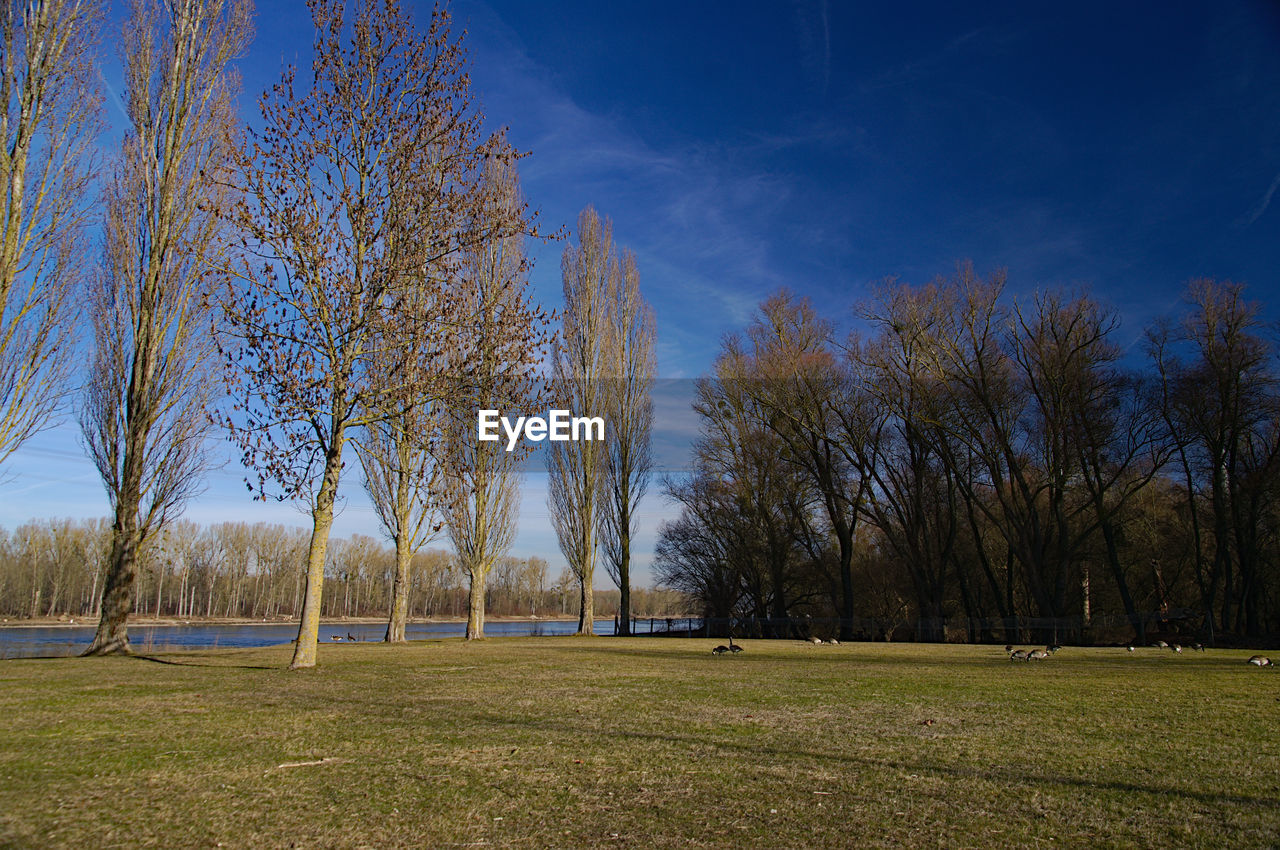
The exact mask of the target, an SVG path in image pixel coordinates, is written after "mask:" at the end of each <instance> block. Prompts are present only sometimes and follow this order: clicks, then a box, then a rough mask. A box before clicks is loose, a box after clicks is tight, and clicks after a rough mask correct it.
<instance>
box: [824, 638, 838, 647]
mask: <svg viewBox="0 0 1280 850" xmlns="http://www.w3.org/2000/svg"><path fill="white" fill-rule="evenodd" d="M839 645H840V641H838V640H836V639H835V638H832V639H831V640H829V641H827V646H839Z"/></svg>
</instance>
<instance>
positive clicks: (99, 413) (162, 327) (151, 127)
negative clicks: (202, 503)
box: [81, 0, 251, 655]
mask: <svg viewBox="0 0 1280 850" xmlns="http://www.w3.org/2000/svg"><path fill="white" fill-rule="evenodd" d="M250 15H251V12H250V6H249V4H248V2H247V0H182V2H172V3H165V4H160V3H157V2H154V0H136V2H135V3H134V5H133V14H132V16H131V18H130V21H129V23H128V24H127V25H126V28H125V34H124V40H123V50H124V55H125V69H126V82H127V85H128V92H127V98H128V103H127V106H128V114H129V122H130V127H129V132H128V134H127V135H126V137H125V141H124V149H123V152H122V155H121V157H120V161H119V163H118V165H117V167H116V171H115V176H114V179H113V180H112V182H111V185H110V187H109V188H108V190H107V224H106V236H105V249H104V253H105V259H104V265H105V268H104V269H103V274H102V277H101V278H100V279H99V281H98V285H97V286H96V287H95V289H94V292H93V298H92V305H93V308H92V309H93V312H92V318H93V327H94V340H95V352H94V357H93V362H92V365H91V367H90V374H89V378H88V382H87V389H86V396H85V401H84V408H83V410H82V412H81V429H82V431H83V433H84V438H85V443H86V445H87V447H88V451H89V454H90V457H91V458H92V460H93V462H94V465H95V466H97V468H98V472H99V474H100V475H101V476H102V480H103V482H104V483H105V484H106V488H107V493H108V495H109V497H110V500H111V508H112V511H113V513H114V516H115V519H114V523H113V526H112V543H111V557H110V562H109V566H108V569H107V576H106V583H105V585H104V587H103V602H102V617H101V620H100V622H99V625H98V631H97V634H96V635H95V636H94V640H93V643H92V644H91V645H90V647H89V649H88V650H86V652H85V654H86V655H100V654H105V653H111V652H128V651H129V639H128V634H127V632H126V628H125V623H126V620H127V618H128V615H129V611H130V608H131V606H132V596H133V589H134V584H135V582H136V581H137V570H138V565H137V562H138V553H139V549H140V547H142V546H144V545H145V544H146V543H147V542H148V539H149V537H150V536H151V534H152V533H154V532H155V531H156V530H158V529H159V528H161V527H163V526H164V525H165V523H167V522H168V521H169V520H170V519H172V518H173V517H174V516H175V515H176V514H177V513H179V512H180V511H181V507H182V505H183V503H184V502H185V501H186V499H187V498H188V497H190V496H191V495H192V494H193V493H194V492H195V491H196V490H197V489H198V488H199V487H200V486H201V476H200V473H201V472H202V471H203V469H204V468H205V466H206V462H207V458H206V455H205V453H204V438H205V436H206V433H207V431H208V428H209V422H210V420H209V418H208V415H207V409H208V406H209V404H210V401H211V394H212V389H211V388H212V387H213V386H214V383H213V382H212V381H210V380H209V379H208V376H207V375H206V371H205V369H206V363H208V362H209V360H210V356H211V354H212V350H211V336H210V334H209V321H208V308H207V306H206V305H207V303H208V302H207V295H208V294H209V291H210V289H211V287H212V283H211V281H212V279H213V277H214V270H215V269H217V268H219V267H222V266H224V265H225V261H224V260H223V259H222V256H221V255H222V252H223V250H224V248H225V243H224V240H223V233H222V229H221V223H220V218H219V215H218V214H219V212H220V206H221V205H222V204H223V203H224V200H225V191H224V190H223V189H222V188H221V187H223V186H224V185H225V183H226V177H227V175H226V171H227V164H228V163H229V153H230V150H231V140H232V136H231V128H232V122H233V111H232V102H231V98H232V89H233V83H232V80H231V78H230V76H229V73H228V65H229V63H230V62H231V60H232V59H233V58H234V57H235V56H236V55H237V54H238V53H240V51H241V50H242V49H243V48H244V46H245V45H246V44H247V43H248V41H249V38H250V32H251V22H250Z"/></svg>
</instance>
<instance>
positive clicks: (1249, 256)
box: [0, 0, 1280, 586]
mask: <svg viewBox="0 0 1280 850" xmlns="http://www.w3.org/2000/svg"><path fill="white" fill-rule="evenodd" d="M975 7H976V8H975ZM123 8H124V4H122V3H117V4H115V6H114V7H113V13H112V15H113V20H114V21H117V22H118V20H119V19H120V17H121V16H122V15H123ZM415 9H416V11H417V14H418V17H419V20H420V21H422V22H424V23H425V21H426V19H427V17H428V15H429V7H428V6H427V5H426V4H421V3H420V4H416V5H415ZM451 9H452V11H453V14H454V16H455V22H456V23H457V24H458V25H460V26H466V27H467V28H468V38H467V44H468V47H469V50H470V54H471V57H472V60H473V72H472V76H473V83H474V86H475V88H476V90H477V92H478V93H479V95H480V98H481V100H482V102H483V105H484V108H485V111H486V114H487V116H488V118H489V120H490V123H491V124H492V125H493V126H494V127H497V126H500V125H506V126H508V127H509V128H510V137H511V139H512V141H513V142H514V143H515V144H516V145H517V147H519V148H520V149H522V150H525V151H529V152H530V156H529V157H528V158H527V159H526V160H524V162H523V165H522V175H523V182H524V188H525V192H526V195H527V196H528V198H529V199H530V201H531V202H532V203H533V204H534V205H535V206H537V207H538V208H539V209H540V210H541V213H542V217H543V221H544V223H546V224H547V225H549V227H550V228H551V229H554V228H555V227H558V226H560V225H567V226H571V225H572V223H573V222H574V220H575V219H576V216H577V213H578V211H579V210H580V209H581V208H582V207H583V206H585V205H586V204H593V205H595V206H596V208H597V209H598V210H600V212H601V213H602V214H604V215H607V216H609V217H611V218H612V220H613V224H614V234H615V238H616V239H617V241H618V242H619V244H621V245H625V246H627V247H630V248H631V249H632V250H634V251H635V252H636V254H637V257H638V261H639V266H640V271H641V280H642V289H643V290H644V292H645V294H646V295H647V297H648V298H649V299H650V301H651V302H652V303H653V305H654V307H655V310H656V313H657V318H658V339H659V370H660V373H661V375H662V376H663V377H666V378H689V377H694V376H697V375H699V374H702V373H704V372H705V371H706V370H707V369H708V367H709V366H710V364H711V361H712V360H713V358H714V356H715V353H716V350H717V348H718V346H719V342H720V339H721V337H722V336H723V335H724V334H725V333H728V332H731V331H734V330H737V329H740V328H741V327H742V326H743V325H744V324H745V323H746V322H747V321H748V320H749V318H750V315H751V312H752V310H753V308H754V306H755V305H756V304H757V303H758V302H759V301H760V300H761V299H762V298H763V297H764V296H766V295H767V294H769V293H770V292H771V291H773V290H775V289H777V288H778V287H780V286H788V287H791V288H792V289H794V290H796V291H798V292H800V293H802V294H805V295H808V296H810V297H811V298H812V299H813V300H814V301H815V303H817V304H818V305H819V306H820V307H821V309H823V310H824V311H825V312H826V314H827V315H829V316H831V317H832V318H835V319H837V320H839V321H841V322H842V323H845V324H849V323H850V321H851V311H852V307H853V305H854V304H855V303H856V302H857V301H858V300H859V299H861V298H863V297H865V296H866V294H867V293H868V288H869V286H871V285H872V284H874V283H876V282H878V281H880V280H883V279H884V278H886V277H890V276H895V277H898V278H900V279H903V280H906V281H911V282H917V283H923V282H926V281H928V280H930V279H932V278H933V277H935V276H936V275H939V274H947V273H949V272H950V271H951V270H953V269H954V267H955V264H956V262H957V261H959V260H963V259H972V260H973V261H974V263H975V264H976V265H977V267H978V269H979V270H980V271H982V272H984V273H985V272H989V271H991V270H993V269H996V268H1000V267H1005V268H1007V269H1008V271H1009V280H1010V287H1011V289H1012V290H1013V292H1014V293H1015V294H1018V293H1030V292H1033V291H1034V290H1035V289H1037V288H1044V287H1052V286H1063V285H1065V286H1073V287H1087V288H1089V289H1090V290H1091V291H1092V292H1093V293H1094V294H1095V295H1096V296H1098V297H1099V298H1100V299H1102V300H1103V301H1105V302H1107V303H1109V304H1111V305H1112V306H1114V307H1115V308H1117V309H1118V310H1119V311H1120V312H1121V314H1122V316H1123V318H1124V325H1123V327H1122V330H1121V333H1122V335H1123V339H1124V341H1126V342H1127V341H1131V340H1134V339H1137V338H1138V337H1139V336H1140V334H1141V332H1142V329H1143V327H1144V326H1145V325H1146V323H1148V322H1149V321H1150V320H1151V319H1152V318H1154V317H1155V316H1158V315H1162V314H1168V313H1170V312H1173V311H1176V310H1177V309H1178V307H1179V305H1178V301H1179V298H1180V295H1181V291H1182V288H1183V286H1184V284H1185V283H1186V281H1188V280H1189V279H1191V278H1194V277H1198V276H1214V277H1218V278H1231V279H1234V280H1239V281H1243V282H1245V283H1247V284H1249V286H1250V291H1251V293H1252V294H1253V296H1254V297H1256V298H1259V299H1262V300H1264V301H1268V302H1275V301H1277V299H1276V297H1275V296H1276V295H1277V292H1276V290H1277V271H1278V270H1280V239H1278V238H1277V237H1278V236H1280V4H1275V3H1270V2H1261V0H1256V1H1255V2H1249V0H1242V2H1238V3H1230V4H1215V3H1208V2H1206V3H1162V4H1142V3H1115V2H1110V3H1074V4H1048V3H1034V2H1026V0H1022V2H1011V3H994V2H993V3H984V4H951V3H941V2H934V3H898V4H892V5H890V4H854V3H815V2H810V3H790V4H788V3H782V2H772V3H750V2H736V3H711V2H704V3H681V4H674V3H670V4H666V3H645V4H638V3H636V4H633V3H600V2H598V0H597V2H562V3H528V2H497V0H493V2H464V0H459V2H455V3H453V4H452V5H451ZM113 26H114V24H113ZM309 50H310V28H309V22H308V21H307V20H306V17H305V7H304V5H303V4H302V3H301V2H292V0H289V2H284V0H278V2H265V0H264V2H261V3H260V4H259V9H258V34H257V39H256V41H255V43H254V45H253V47H252V48H251V50H250V52H249V54H248V55H247V56H246V57H245V58H244V59H243V60H242V62H241V63H240V70H241V73H242V76H243V78H244V89H245V94H244V96H243V98H242V112H243V113H244V115H245V117H246V119H248V120H252V119H253V117H254V114H255V113H254V111H253V102H252V101H253V98H254V97H256V95H257V94H258V93H259V92H260V91H261V90H262V89H263V88H264V87H266V86H267V85H269V84H270V83H271V82H273V81H275V80H276V79H277V78H278V75H279V71H280V68H281V66H282V64H283V63H284V62H296V63H298V64H300V65H303V66H305V63H306V62H307V60H308V55H309ZM118 64H119V63H118V60H117V59H116V57H114V56H108V57H106V58H105V59H104V61H103V65H102V74H103V79H104V80H105V81H106V82H107V83H109V84H111V85H114V86H118V81H119V78H120V73H119V68H118ZM113 120H115V121H116V124H117V126H118V125H119V119H118V116H113ZM111 141H112V140H110V139H108V140H105V142H104V144H105V145H106V146H108V147H109V146H110V143H111ZM562 247H563V246H561V245H555V244H552V245H547V246H538V247H535V249H534V254H535V256H536V258H537V264H536V266H535V269H534V272H533V282H534V287H535V292H536V296H537V297H538V298H539V299H540V300H541V301H542V302H543V303H544V304H546V305H547V306H552V307H554V306H558V303H559V300H560V273H559V253H560V251H561V249H562ZM1268 312H1269V313H1270V315H1272V316H1275V315H1276V311H1275V309H1274V305H1272V306H1271V308H1269V310H1268ZM664 416H665V414H664ZM671 416H674V414H671ZM659 424H660V427H661V426H662V425H666V426H667V427H672V428H675V427H680V423H678V422H677V421H676V420H674V419H672V418H666V419H664V421H663V422H661V423H659ZM80 454H81V453H80V448H79V443H78V438H77V434H76V431H75V429H74V427H71V426H64V427H62V428H59V429H56V430H54V431H51V432H48V433H46V434H44V435H41V436H40V437H38V438H37V439H36V440H34V441H33V442H32V443H31V444H29V448H27V449H24V450H21V451H20V452H19V453H18V454H17V455H16V456H15V457H14V458H13V459H12V460H11V461H10V463H9V464H8V468H7V469H5V470H3V471H0V474H3V475H4V476H5V477H6V478H7V479H8V483H6V484H5V485H4V486H5V491H6V493H7V495H6V498H5V499H4V500H3V505H2V506H0V525H6V526H9V527H12V526H13V525H14V524H15V523H17V522H21V521H22V520H25V519H27V518H28V517H32V516H54V515H59V516H66V515H70V516H92V515H100V514H103V513H105V511H106V500H105V496H104V495H103V492H102V488H101V486H100V484H99V483H98V482H97V480H96V477H95V475H94V473H93V471H92V468H91V467H89V466H88V464H87V463H86V462H84V461H83V460H81V459H80ZM239 480H240V472H239V471H238V470H237V469H236V468H235V466H234V464H233V465H231V466H228V467H227V468H226V469H224V470H222V471H220V472H218V473H216V474H215V475H214V476H212V478H211V480H210V488H209V490H208V492H207V493H206V494H205V495H204V496H202V497H201V498H199V499H198V500H196V502H194V503H193V504H192V506H191V508H190V510H189V511H188V516H190V517H191V518H193V519H196V520H198V521H201V522H210V521H218V520H221V519H247V520H256V519H270V520H273V521H285V522H290V523H294V524H298V525H303V524H305V522H306V517H305V516H304V515H303V514H302V513H301V512H299V510H297V509H295V508H293V507H290V506H287V505H263V504H261V503H253V502H251V501H249V500H248V498H247V497H246V496H244V495H242V494H243V492H244V491H243V486H242V485H239V484H238V482H239ZM344 489H345V492H346V495H347V496H348V500H347V506H346V510H345V511H344V513H343V515H342V517H341V518H340V519H339V521H338V524H337V526H336V527H335V533H336V534H339V535H343V534H349V533H352V532H355V531H359V532H364V533H371V534H372V533H376V521H375V520H374V517H373V515H372V513H371V512H370V511H369V510H368V507H367V505H366V504H365V503H364V500H363V496H362V493H361V492H360V488H359V483H358V481H357V479H356V474H355V471H354V468H353V469H352V474H351V475H349V476H348V479H347V481H346V486H345V488H344ZM656 489H657V488H656V486H655V488H654V490H655V493H656ZM671 513H672V508H671V507H670V506H668V505H666V504H664V503H663V501H662V500H661V498H660V497H658V496H657V495H656V494H655V495H654V496H652V497H650V499H649V500H648V501H647V503H646V506H645V511H644V515H643V517H642V522H643V523H644V529H643V533H642V535H641V537H640V539H639V541H638V545H639V547H640V549H641V551H640V552H639V553H638V561H639V563H640V564H641V565H644V564H647V562H648V560H649V556H650V554H651V550H652V545H653V540H654V531H655V530H656V525H657V522H658V521H659V520H660V519H661V518H662V517H664V516H668V515H670V514H671ZM515 551H516V554H522V555H526V554H541V555H543V556H546V557H548V558H549V560H551V562H552V564H553V565H554V566H553V569H557V568H558V567H559V566H560V565H562V564H563V559H562V558H561V557H560V556H559V554H558V552H557V551H556V546H555V540H554V535H552V534H551V532H550V530H549V526H548V521H547V509H546V505H545V480H544V477H543V476H540V475H530V476H529V479H528V481H527V482H526V487H525V501H524V513H523V515H522V524H521V533H520V536H519V539H518V541H517V544H516V548H515ZM647 578H648V576H647V574H646V573H645V572H644V570H642V571H641V576H640V579H641V581H642V582H643V581H647ZM606 583H607V579H606V578H603V577H602V578H600V579H598V580H597V585H598V586H604V585H605V584H606Z"/></svg>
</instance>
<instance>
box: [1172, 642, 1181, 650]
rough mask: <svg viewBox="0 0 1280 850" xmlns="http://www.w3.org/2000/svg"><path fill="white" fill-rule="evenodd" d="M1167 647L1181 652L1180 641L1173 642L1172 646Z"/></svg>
mask: <svg viewBox="0 0 1280 850" xmlns="http://www.w3.org/2000/svg"><path fill="white" fill-rule="evenodd" d="M1169 648H1170V649H1172V650H1173V651H1174V652H1182V644H1180V643H1175V644H1174V645H1173V646H1171V647H1169Z"/></svg>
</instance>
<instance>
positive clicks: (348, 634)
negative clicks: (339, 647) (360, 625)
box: [347, 632, 355, 641]
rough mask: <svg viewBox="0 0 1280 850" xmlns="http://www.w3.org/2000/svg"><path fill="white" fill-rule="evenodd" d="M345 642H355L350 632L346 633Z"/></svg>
mask: <svg viewBox="0 0 1280 850" xmlns="http://www.w3.org/2000/svg"><path fill="white" fill-rule="evenodd" d="M347 640H349V641H355V638H354V637H352V636H351V632H347Z"/></svg>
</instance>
